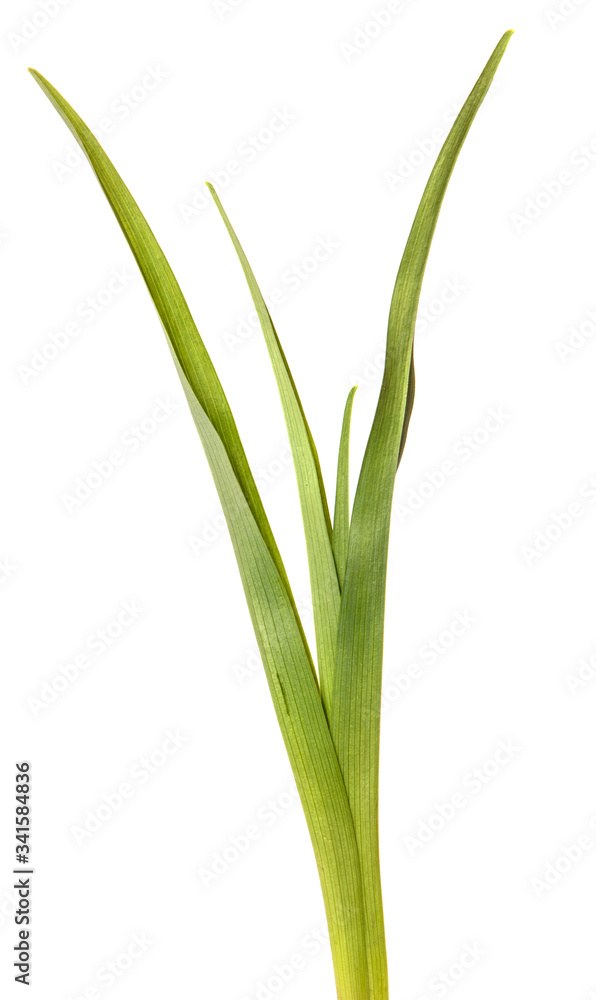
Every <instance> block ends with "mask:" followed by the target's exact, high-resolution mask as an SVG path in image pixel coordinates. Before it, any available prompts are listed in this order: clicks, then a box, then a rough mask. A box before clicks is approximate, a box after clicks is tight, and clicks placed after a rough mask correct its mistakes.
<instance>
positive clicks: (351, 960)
mask: <svg viewBox="0 0 596 1000" xmlns="http://www.w3.org/2000/svg"><path fill="white" fill-rule="evenodd" d="M32 72H33V75H34V77H35V79H36V80H37V82H38V83H39V84H40V86H41V87H42V89H43V90H44V91H45V93H46V94H47V95H48V97H49V98H50V100H51V101H52V103H53V104H54V106H55V107H56V108H57V110H58V111H59V112H60V114H61V116H62V117H63V118H64V120H65V121H66V123H67V124H68V125H69V127H70V129H71V131H72V132H73V134H74V135H75V137H76V138H77V140H78V141H79V143H80V144H81V146H82V148H83V149H84V151H85V153H86V154H87V156H88V158H89V160H90V162H91V165H92V167H93V169H94V171H95V173H96V175H97V177H98V180H99V182H100V184H101V186H102V188H103V190H104V193H105V194H106V196H107V198H108V201H109V203H110V205H111V206H112V208H113V210H114V212H115V214H116V217H117V219H118V222H119V223H120V226H121V228H122V230H123V232H124V234H125V236H126V239H127V240H128V242H129V245H130V247H131V249H132V252H133V254H134V256H135V259H136V260H137V262H138V264H139V267H140V269H141V272H142V274H143V277H144V279H145V282H146V284H147V286H148V289H149V292H150V295H151V298H152V300H153V302H154V304H155V306H156V309H157V312H158V314H159V317H160V319H161V321H162V324H163V326H164V330H165V332H166V336H167V339H168V343H169V346H170V349H171V352H172V356H173V358H174V362H175V364H176V368H177V370H178V374H179V376H180V379H181V382H182V385H183V388H184V392H185V394H186V398H187V400H188V403H189V406H190V409H191V413H192V415H193V419H194V421H195V424H196V427H197V429H198V431H199V435H200V437H201V440H202V443H203V446H204V449H205V453H206V455H207V459H208V461H209V465H210V467H211V471H212V474H213V477H214V480H215V484H216V487H217V490H218V493H219V497H220V500H221V503H222V507H223V510H224V514H225V517H226V520H227V523H228V527H229V529H230V535H231V538H232V543H233V546H234V550H235V554H236V558H237V561H238V566H239V569H240V575H241V578H242V583H243V587H244V592H245V595H246V599H247V603H248V606H249V611H250V614H251V618H252V622H253V626H254V629H255V634H256V637H257V642H258V644H259V648H260V651H261V656H262V658H263V663H264V666H265V671H266V675H267V680H268V683H269V688H270V691H271V695H272V699H273V703H274V707H275V711H276V714H277V718H278V721H279V725H280V728H281V731H282V735H283V738H284V742H285V745H286V748H287V751H288V755H289V758H290V763H291V766H292V770H293V773H294V776H295V778H296V783H297V786H298V789H299V793H300V797H301V801H302V804H303V807H304V812H305V816H306V820H307V823H308V827H309V831H310V835H311V839H312V842H313V847H314V852H315V856H316V860H317V865H318V869H319V876H320V880H321V886H322V890H323V896H324V901H325V907H326V912H327V918H328V923H329V933H330V938H331V944H332V950H333V956H334V966H335V975H336V981H337V987H338V996H339V997H341V998H342V1000H367V998H368V982H367V975H368V974H367V965H366V955H365V933H364V910H363V899H362V882H361V876H360V865H359V858H358V848H357V844H356V838H355V831H354V826H353V821H352V816H351V812H350V807H349V803H348V797H347V792H346V788H345V785H344V781H343V777H342V774H341V770H340V767H339V761H338V758H337V754H336V751H335V747H334V745H333V741H332V739H331V734H330V731H329V727H328V723H327V719H326V716H325V712H324V709H323V705H322V701H321V697H320V692H319V688H318V685H317V680H316V676H315V673H314V670H313V663H312V659H311V657H310V654H309V651H308V646H307V644H306V640H305V638H304V633H303V631H302V628H301V625H300V620H299V617H298V615H297V612H296V607H295V602H294V600H293V597H292V594H291V591H290V588H289V584H288V581H287V576H286V573H285V569H284V567H283V564H282V562H281V558H280V556H279V552H278V550H277V546H276V544H275V541H274V539H273V536H272V533H271V529H270V527H269V524H268V521H267V518H266V516H265V513H264V510H263V508H262V505H261V502H260V497H259V495H258V491H257V490H256V486H255V485H254V479H253V477H252V473H251V471H250V468H249V466H248V462H247V460H246V456H245V454H244V450H243V448H242V445H241V442H240V438H239V436H238V432H237V430H236V425H235V423H234V420H233V417H232V414H231V411H230V409H229V406H228V404H227V400H226V398H225V396H224V394H223V389H222V388H221V385H220V383H219V379H218V378H217V375H216V373H215V370H214V368H213V365H212V363H211V360H210V358H209V355H208V354H207V351H206V349H205V347H204V345H203V343H202V341H201V339H200V337H199V334H198V332H197V330H196V327H195V325H194V322H193V320H192V318H191V316H190V313H189V310H188V307H187V305H186V302H185V301H184V298H183V296H182V293H181V291H180V288H179V286H178V284H177V282H176V279H175V278H174V275H173V273H172V271H171V269H170V267H169V265H168V264H167V261H166V260H165V258H164V255H163V253H162V251H161V249H160V247H159V246H158V244H157V242H156V240H155V237H154V236H153V234H152V232H151V230H150V229H149V226H148V225H147V223H146V221H145V219H144V217H143V216H142V214H141V212H140V210H139V208H138V206H137V205H136V203H135V202H134V200H133V198H132V196H131V195H130V192H129V191H128V189H127V188H126V187H125V185H124V184H123V182H122V180H121V178H120V177H119V175H118V174H117V173H116V171H115V169H114V167H113V166H112V164H111V163H110V161H109V160H108V158H107V156H106V155H105V153H104V152H103V150H102V149H101V147H100V146H99V144H98V143H97V140H96V139H95V138H94V136H93V135H92V133H91V132H90V131H89V129H87V127H86V126H85V125H84V123H83V122H82V120H81V119H80V118H79V116H78V115H77V114H76V113H75V112H74V111H73V109H72V108H71V107H70V105H68V104H67V103H66V101H64V99H63V98H62V97H61V96H60V94H58V92H57V91H56V90H55V89H54V88H53V87H52V86H51V84H49V83H48V82H47V81H46V80H44V79H43V78H42V77H41V76H40V75H39V74H38V73H35V72H34V71H32Z"/></svg>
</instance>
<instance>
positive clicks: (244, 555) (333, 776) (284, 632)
mask: <svg viewBox="0 0 596 1000" xmlns="http://www.w3.org/2000/svg"><path fill="white" fill-rule="evenodd" d="M178 367H179V366H178ZM179 374H180V378H181V380H182V384H183V386H184V389H185V392H186V396H187V399H188V402H189V405H190V409H191V412H192V415H193V418H194V421H195V424H196V427H197V430H198V432H199V435H200V437H201V440H202V442H203V446H204V449H205V453H206V455H207V460H208V462H209V465H210V468H211V472H212V474H213V478H214V480H215V485H216V487H217V490H218V493H219V497H220V501H221V504H222V508H223V511H224V514H225V517H226V521H227V523H228V527H229V530H230V536H231V539H232V544H233V546H234V551H235V554H236V560H237V562H238V567H239V570H240V576H241V579H242V584H243V587H244V593H245V596H246V601H247V604H248V607H249V611H250V615H251V618H252V623H253V627H254V630H255V635H256V638H257V642H258V645H259V650H260V653H261V657H262V660H263V664H264V667H265V672H266V675H267V681H268V684H269V689H270V691H271V697H272V699H273V704H274V707H275V711H276V714H277V719H278V722H279V726H280V729H281V732H282V736H283V738H284V742H285V745H286V749H287V752H288V756H289V758H290V762H291V765H292V770H293V773H294V777H295V779H296V784H297V786H298V790H299V793H300V799H301V802H302V806H303V808H304V814H305V816H306V821H307V824H308V828H309V832H310V836H311V840H312V843H313V848H314V853H315V857H316V861H317V866H318V870H319V877H320V880H321V887H322V890H323V898H324V901H325V910H326V914H327V922H328V926H329V936H330V940H331V949H332V954H333V961H334V968H335V977H336V984H337V995H338V997H341V998H345V1000H367V998H368V997H369V992H368V980H367V977H368V971H367V962H366V951H365V931H364V905H363V899H362V880H361V874H360V860H359V857H358V847H357V844H356V836H355V831H354V824H353V821H352V814H351V812H350V806H349V802H348V796H347V792H346V788H345V785H344V781H343V777H342V774H341V770H340V767H339V761H338V759H337V754H336V752H335V747H334V745H333V741H332V739H331V734H330V732H329V727H328V724H327V719H326V716H325V712H324V709H323V706H322V703H321V698H320V696H319V691H318V688H317V684H316V681H315V678H314V677H313V673H312V670H311V663H310V659H309V657H308V655H307V652H306V650H305V647H304V641H303V636H302V634H301V632H300V629H299V627H298V625H297V623H296V619H295V616H294V612H293V607H292V603H291V601H290V598H289V596H288V593H287V590H286V587H285V585H284V582H283V580H282V578H281V576H280V574H279V571H278V569H277V567H276V566H275V564H274V561H273V559H272V557H271V553H270V552H269V550H268V548H267V546H266V544H265V541H264V539H263V537H262V535H261V532H260V530H259V528H258V525H257V523H256V520H255V518H254V515H253V514H252V511H251V510H250V508H249V506H248V503H247V501H246V498H245V496H244V493H243V491H242V490H241V488H240V486H239V484H238V481H237V479H236V476H235V473H234V470H233V468H232V465H231V463H230V460H229V456H228V454H227V451H226V449H225V447H224V446H223V444H222V442H221V440H220V438H219V437H218V435H217V432H216V431H215V428H214V427H213V424H212V423H211V422H210V421H209V419H208V418H207V416H206V414H205V411H204V410H203V408H202V407H201V405H200V403H199V401H198V400H197V398H196V396H195V395H194V393H193V391H192V389H191V388H190V386H189V385H188V382H187V381H186V379H185V377H184V373H183V372H181V371H180V368H179Z"/></svg>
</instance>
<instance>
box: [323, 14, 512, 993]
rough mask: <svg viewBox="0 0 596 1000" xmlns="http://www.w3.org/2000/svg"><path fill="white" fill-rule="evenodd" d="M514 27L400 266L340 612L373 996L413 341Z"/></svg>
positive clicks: (338, 712) (381, 961) (380, 988)
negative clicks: (386, 691) (453, 192)
mask: <svg viewBox="0 0 596 1000" xmlns="http://www.w3.org/2000/svg"><path fill="white" fill-rule="evenodd" d="M511 34H512V32H507V34H505V35H504V36H503V38H502V39H501V41H500V42H499V44H498V45H497V47H496V49H495V50H494V52H493V54H492V55H491V57H490V59H489V61H488V63H487V65H486V67H485V69H484V70H483V72H482V74H481V76H480V78H479V80H478V82H477V83H476V86H475V87H474V89H473V90H472V93H471V94H470V96H469V98H468V99H467V101H466V103H465V105H464V107H463V108H462V110H461V112H460V114H459V115H458V117H457V120H456V121H455V124H454V125H453V128H452V129H451V132H450V133H449V135H448V137H447V139H446V141H445V144H444V146H443V148H442V150H441V152H440V154H439V156H438V159H437V162H436V164H435V167H434V169H433V171H432V173H431V176H430V179H429V181H428V184H427V186H426V189H425V191H424V194H423V197H422V201H421V203H420V207H419V209H418V212H417V214H416V218H415V220H414V224H413V226H412V230H411V232H410V236H409V239H408V241H407V245H406V248H405V251H404V255H403V258H402V261H401V266H400V268H399V273H398V275H397V280H396V283H395V289H394V292H393V298H392V302H391V309H390V314H389V327H388V332H387V351H386V359H385V369H384V373H383V381H382V386H381V391H380V395H379V402H378V405H377V410H376V413H375V418H374V421H373V426H372V429H371V433H370V437H369V440H368V444H367V448H366V452H365V456H364V460H363V464H362V469H361V473H360V478H359V481H358V486H357V490H356V496H355V500H354V508H353V512H352V522H351V526H350V539H349V547H348V559H347V564H346V574H345V580H344V587H343V594H342V603H341V611H340V622H339V635H338V652H337V661H336V671H335V686H334V693H333V707H332V714H331V731H332V734H333V738H334V741H335V745H336V748H337V751H338V755H339V759H340V763H341V767H342V773H343V775H344V779H345V781H346V785H347V788H348V796H349V799H350V805H351V808H352V815H353V817H354V825H355V827H356V837H357V840H358V847H359V852H360V860H361V865H362V877H363V886H364V903H365V910H366V924H367V953H368V958H369V980H370V988H371V995H372V996H373V997H374V998H375V1000H385V998H386V997H387V995H388V986H387V967H386V949H385V932H384V927H383V909H382V897H381V879H380V868H379V838H378V780H379V735H380V707H381V675H382V658H383V625H384V610H385V583H386V573H387V550H388V544H389V521H390V517H391V501H392V496H393V487H394V481H395V474H396V471H397V466H398V462H399V459H400V457H401V453H402V451H403V445H404V443H405V432H406V430H407V426H406V425H407V420H408V419H409V414H410V413H411V408H412V405H413V398H414V377H413V366H412V345H413V339H414V327H415V323H416V313H417V309H418V302H419V298H420V290H421V286H422V279H423V276H424V271H425V267H426V262H427V259H428V254H429V251H430V245H431V241H432V237H433V234H434V231H435V227H436V224H437V219H438V216H439V211H440V208H441V204H442V202H443V197H444V195H445V191H446V188H447V184H448V182H449V179H450V177H451V174H452V171H453V168H454V166H455V162H456V160H457V157H458V155H459V152H460V150H461V148H462V145H463V143H464V140H465V138H466V136H467V134H468V131H469V129H470V126H471V124H472V122H473V120H474V117H475V115H476V112H477V111H478V109H479V107H480V105H481V104H482V101H483V100H484V97H485V96H486V93H487V91H488V89H489V86H490V84H491V81H492V79H493V76H494V74H495V72H496V70H497V67H498V65H499V63H500V61H501V58H502V56H503V54H504V52H505V49H506V47H507V44H508V42H509V39H510V37H511Z"/></svg>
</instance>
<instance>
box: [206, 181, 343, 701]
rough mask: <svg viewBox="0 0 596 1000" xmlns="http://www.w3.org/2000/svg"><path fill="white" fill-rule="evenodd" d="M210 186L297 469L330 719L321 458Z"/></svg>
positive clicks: (331, 593)
mask: <svg viewBox="0 0 596 1000" xmlns="http://www.w3.org/2000/svg"><path fill="white" fill-rule="evenodd" d="M207 187H208V188H209V190H210V192H211V195H212V196H213V200H214V202H215V204H216V206H217V208H218V211H219V213H220V215H221V217H222V219H223V221H224V224H225V227H226V229H227V231H228V233H229V235H230V238H231V240H232V244H233V246H234V249H235V251H236V253H237V255H238V259H239V261H240V264H241V266H242V270H243V272H244V277H245V278H246V283H247V285H248V288H249V291H250V294H251V297H252V300H253V303H254V306H255V310H256V312H257V315H258V317H259V322H260V324H261V329H262V330H263V336H264V338H265V343H266V345H267V351H268V352H269V357H270V359H271V364H272V367H273V372H274V375H275V379H276V382H277V387H278V389H279V395H280V399H281V404H282V408H283V413H284V418H285V421H286V427H287V430H288V437H289V440H290V447H291V449H292V457H293V460H294V468H295V470H296V481H297V483H298V494H299V497H300V507H301V510H302V520H303V523H304V534H305V538H306V549H307V553H308V566H309V572H310V582H311V590H312V601H313V617H314V622H315V634H316V640H317V661H318V666H319V680H320V684H321V697H322V699H323V705H324V707H325V711H326V712H327V715H328V716H329V714H330V711H331V696H332V693H333V674H334V670H335V651H336V647H337V625H338V621H339V602H340V589H339V579H338V573H337V567H336V565H335V558H334V555H333V548H332V531H331V520H330V517H329V508H328V506H327V497H326V495H325V487H324V484H323V476H322V473H321V467H320V464H319V456H318V454H317V449H316V447H315V443H314V440H313V437H312V434H311V432H310V428H309V426H308V423H307V420H306V416H305V414H304V410H303V407H302V403H301V402H300V397H299V395H298V390H297V389H296V385H295V383H294V379H293V378H292V374H291V372H290V368H289V366H288V362H287V360H286V357H285V355H284V352H283V349H282V346H281V343H280V341H279V337H278V335H277V332H276V330H275V327H274V326H273V321H272V319H271V316H270V314H269V310H268V308H267V305H266V303H265V300H264V298H263V296H262V294H261V290H260V289H259V286H258V284H257V281H256V278H255V276H254V274H253V271H252V269H251V267H250V264H249V263H248V260H247V258H246V254H245V253H244V250H243V249H242V246H241V244H240V241H239V240H238V237H237V236H236V233H235V232H234V229H233V227H232V224H231V222H230V220H229V218H228V216H227V215H226V212H225V210H224V208H223V205H222V203H221V201H220V199H219V197H218V195H217V192H216V191H215V189H214V187H213V185H212V184H208V185H207Z"/></svg>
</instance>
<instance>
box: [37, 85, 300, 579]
mask: <svg viewBox="0 0 596 1000" xmlns="http://www.w3.org/2000/svg"><path fill="white" fill-rule="evenodd" d="M29 72H30V73H31V75H32V76H33V78H34V79H35V80H36V82H37V83H38V84H39V86H40V87H41V89H42V90H43V91H44V93H45V94H46V96H47V97H48V98H49V100H50V101H51V103H52V104H53V105H54V107H55V108H56V110H57V111H58V114H59V115H60V117H61V118H62V119H63V120H64V122H65V123H66V124H67V125H68V128H69V129H70V131H71V132H72V134H73V135H74V137H75V139H76V140H77V142H78V143H79V145H80V147H81V149H82V150H83V152H84V153H85V155H86V157H87V159H88V160H89V163H90V164H91V167H92V169H93V171H94V173H95V175H96V177H97V179H98V181H99V183H100V185H101V187H102V190H103V192H104V194H105V196H106V198H107V200H108V202H109V204H110V206H111V208H112V210H113V212H114V215H115V216H116V219H117V220H118V223H119V225H120V228H121V229H122V232H123V233H124V236H125V237H126V240H127V242H128V245H129V246H130V249H131V250H132V253H133V256H134V258H135V260H136V262H137V264H138V266H139V269H140V271H141V274H142V276H143V279H144V281H145V284H146V285H147V288H148V290H149V294H150V295H151V298H152V300H153V303H154V305H155V308H156V309H157V312H158V315H159V318H160V320H161V322H162V325H163V327H164V330H165V333H166V336H167V338H168V341H169V344H170V346H171V348H172V350H173V352H174V355H175V356H176V358H177V359H178V362H179V364H180V367H181V369H182V371H183V372H184V374H185V376H186V378H187V379H188V381H189V384H190V385H191V387H192V389H193V392H194V393H195V395H196V396H197V399H198V400H199V401H200V403H201V405H202V406H203V408H204V410H205V413H206V414H207V416H208V417H209V419H210V420H211V421H212V423H213V426H214V427H215V429H216V430H217V433H218V434H219V435H220V437H221V439H222V441H223V442H224V444H225V447H226V450H227V452H228V454H229V456H230V461H231V462H232V466H233V468H234V471H235V473H236V476H237V478H238V482H239V483H240V484H241V487H242V490H243V491H244V495H245V496H246V499H247V501H248V503H249V506H250V508H251V510H252V512H253V514H254V515H255V518H256V521H257V523H258V525H259V527H260V530H261V532H262V534H263V537H264V538H265V540H266V542H267V545H268V547H269V550H270V552H271V554H272V556H273V559H274V561H275V563H276V565H277V567H278V569H279V570H280V572H281V573H282V576H284V578H285V580H286V583H287V577H286V576H285V570H284V568H283V562H282V560H281V556H280V554H279V551H278V549H277V545H276V543H275V539H274V538H273V533H272V531H271V527H270V525H269V522H268V520H267V516H266V514H265V510H264V508H263V503H262V501H261V497H260V495H259V491H258V489H257V486H256V483H255V481H254V477H253V475H252V472H251V470H250V468H249V465H248V461H247V458H246V454H245V452H244V448H243V446H242V442H241V440H240V436H239V434H238V429H237V427H236V423H235V421H234V417H233V415H232V411H231V409H230V406H229V404H228V401H227V399H226V396H225V393H224V391H223V389H222V386H221V383H220V381H219V378H218V376H217V372H216V371H215V368H214V367H213V363H212V361H211V358H210V357H209V354H208V352H207V349H206V347H205V345H204V343H203V341H202V339H201V337H200V335H199V332H198V330H197V327H196V325H195V322H194V320H193V318H192V316H191V314H190V310H189V308H188V305H187V303H186V300H185V298H184V296H183V294H182V291H181V289H180V286H179V284H178V282H177V281H176V278H175V277H174V273H173V271H172V269H171V267H170V265H169V264H168V262H167V260H166V258H165V256H164V254H163V251H162V249H161V247H160V246H159V244H158V242H157V240H156V238H155V236H154V235H153V232H152V230H151V228H150V226H149V224H148V223H147V220H146V219H145V217H144V215H143V214H142V212H141V210H140V208H139V206H138V205H137V203H136V201H135V200H134V198H133V197H132V195H131V193H130V191H129V190H128V188H127V187H126V185H125V184H124V182H123V180H122V178H121V177H120V175H119V173H118V172H117V170H116V168H115V167H114V166H113V164H112V162H111V161H110V159H109V158H108V156H107V155H106V153H105V152H104V150H103V149H102V147H101V145H100V144H99V142H98V141H97V139H96V138H95V136H94V135H93V133H92V132H91V130H90V129H89V128H88V127H87V125H86V124H85V122H84V121H83V120H82V118H80V116H79V115H78V114H77V113H76V111H75V110H74V109H73V108H72V107H71V106H70V104H69V103H68V102H67V101H65V100H64V98H63V97H62V96H61V94H59V93H58V91H57V90H56V89H55V87H53V86H52V84H51V83H49V82H48V81H47V80H46V79H45V78H44V77H43V76H42V75H41V73H38V72H37V70H34V69H30V70H29ZM288 589H289V585H288Z"/></svg>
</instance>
